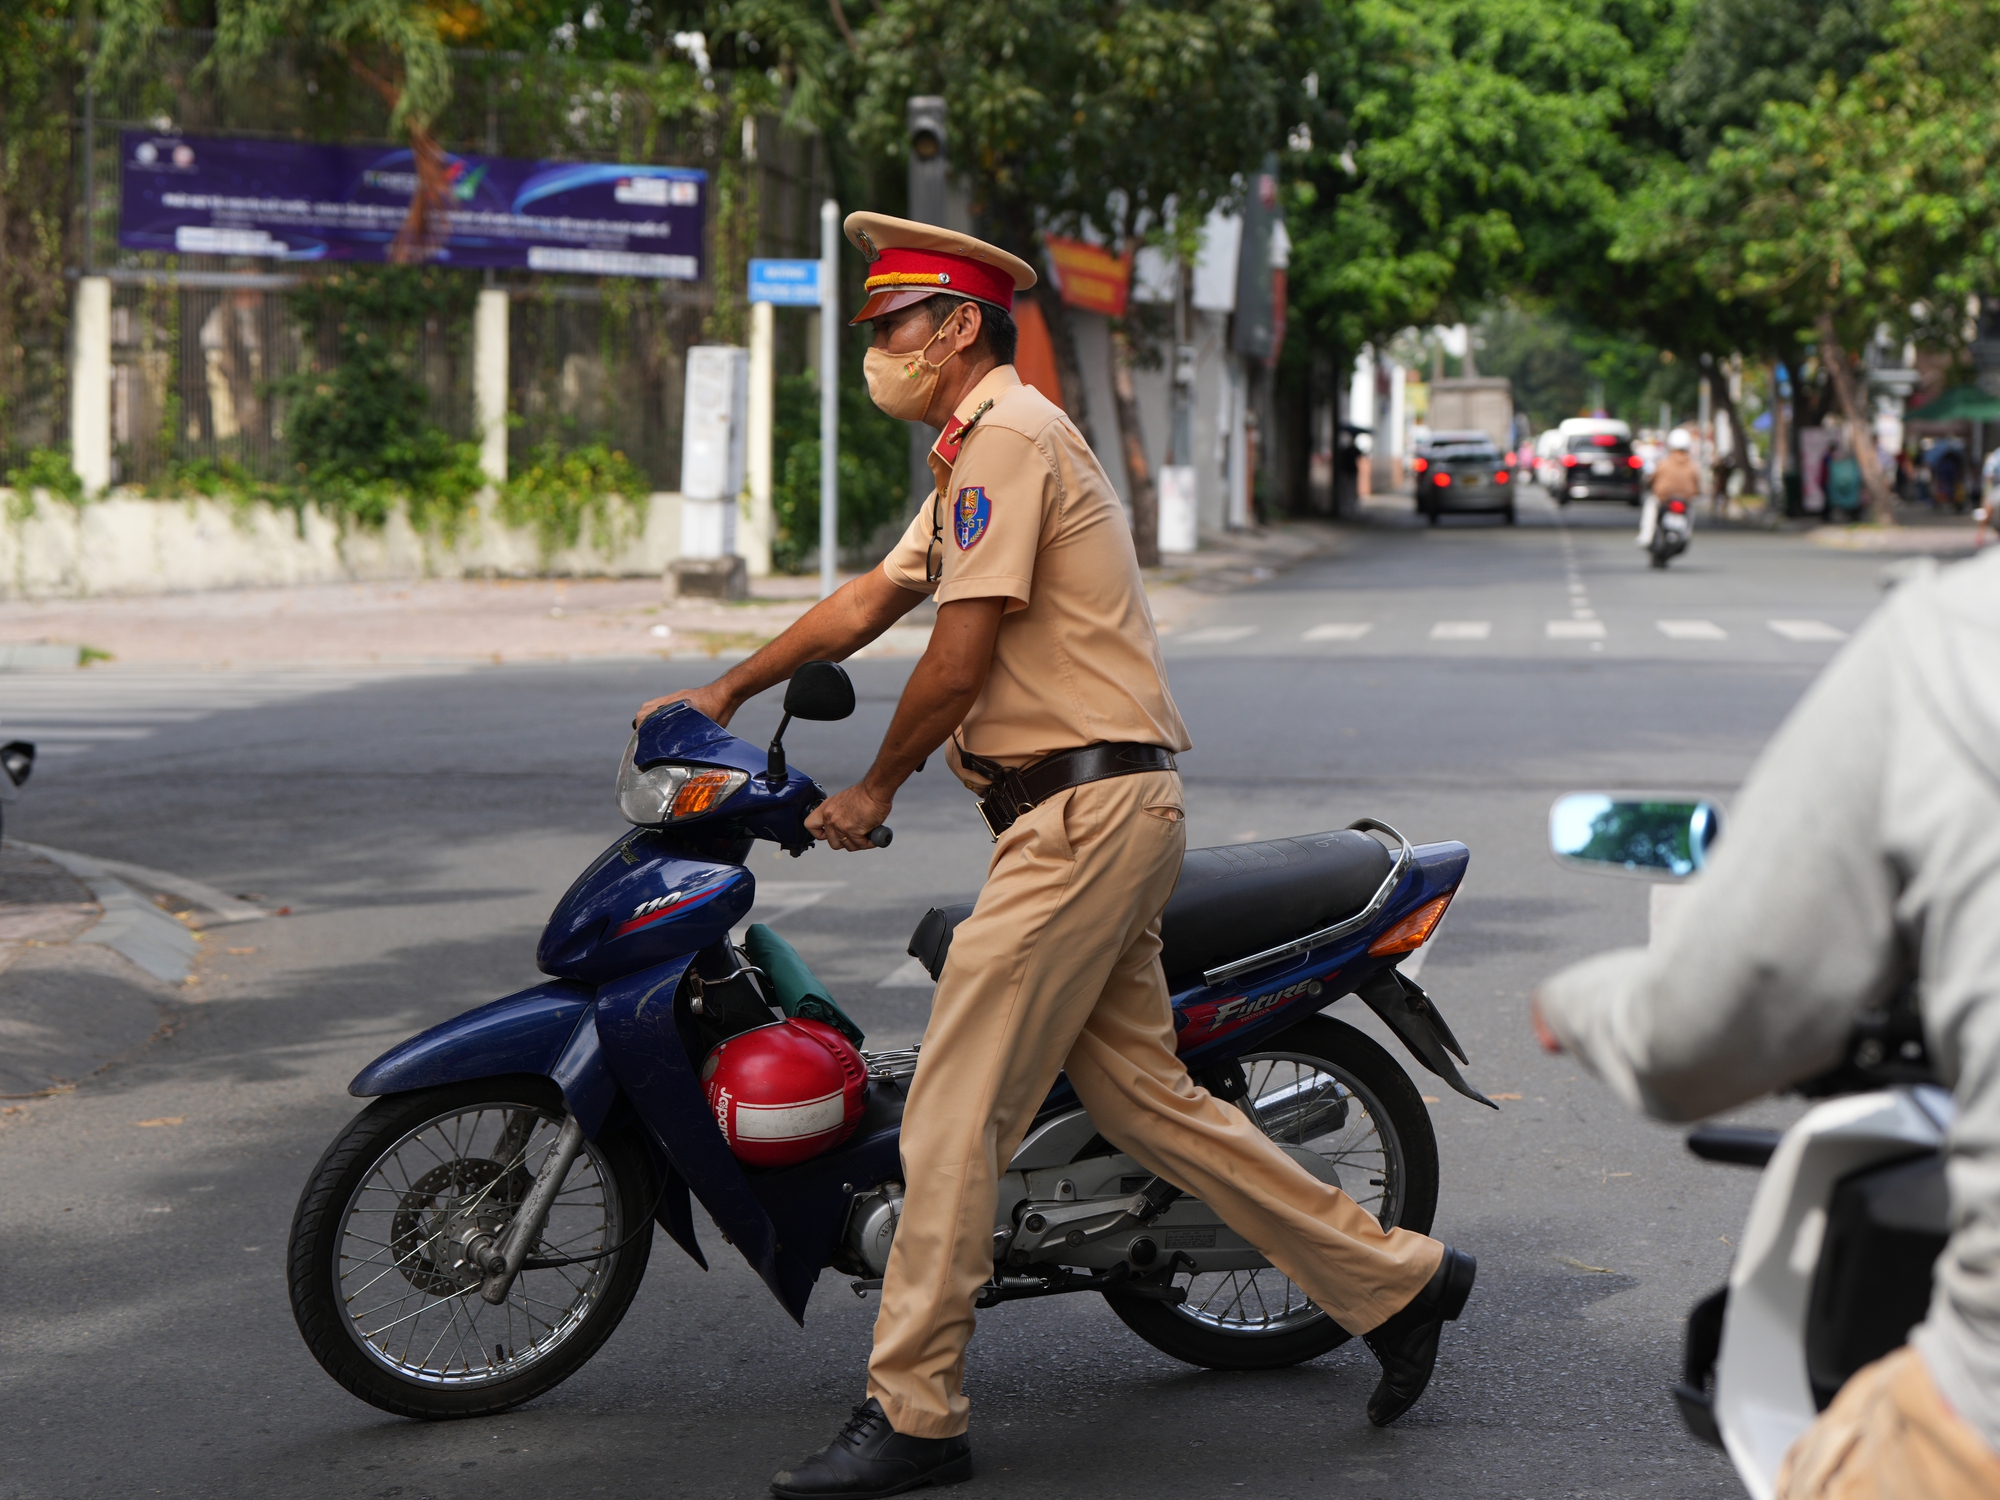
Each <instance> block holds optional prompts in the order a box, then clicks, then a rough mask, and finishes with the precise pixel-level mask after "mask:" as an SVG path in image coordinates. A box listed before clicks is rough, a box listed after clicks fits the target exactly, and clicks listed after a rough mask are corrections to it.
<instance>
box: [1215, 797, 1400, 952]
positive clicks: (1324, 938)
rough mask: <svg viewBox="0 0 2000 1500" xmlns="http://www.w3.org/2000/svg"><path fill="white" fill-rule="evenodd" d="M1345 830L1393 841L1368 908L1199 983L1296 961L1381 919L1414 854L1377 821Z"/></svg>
mask: <svg viewBox="0 0 2000 1500" xmlns="http://www.w3.org/2000/svg"><path fill="white" fill-rule="evenodd" d="M1347 826H1348V828H1349V829H1351V830H1353V831H1354V832H1356V833H1386V834H1388V835H1389V837H1391V838H1392V839H1394V840H1395V841H1396V845H1397V848H1396V861H1395V863H1394V864H1392V865H1391V866H1390V867H1389V873H1388V874H1387V875H1386V876H1384V877H1383V880H1382V884H1381V885H1379V886H1377V887H1376V889H1375V894H1374V895H1373V896H1371V897H1369V899H1368V904H1367V905H1366V906H1364V907H1362V908H1361V910H1360V911H1358V912H1356V913H1355V914H1354V915H1353V916H1351V917H1343V918H1342V919H1341V920H1340V921H1338V922H1335V923H1334V924H1333V925H1332V926H1331V927H1322V928H1320V930H1319V931H1318V932H1309V933H1307V934H1306V935H1305V936H1304V937H1297V938H1293V939H1292V940H1291V941H1290V942H1288V943H1281V944H1279V945H1278V946H1277V947H1275V948H1266V949H1265V950H1264V951H1263V952H1262V953H1253V954H1251V955H1250V956H1249V957H1248V958H1239V959H1234V960H1232V961H1231V962H1229V963H1226V964H1223V965H1222V966H1221V967H1219V968H1214V969H1210V970H1208V971H1207V972H1206V973H1204V974H1203V975H1202V976H1201V978H1202V983H1204V984H1227V983H1228V982H1229V981H1230V980H1231V979H1234V978H1235V977H1236V976H1237V975H1238V974H1247V973H1248V972H1249V971H1250V970H1252V969H1261V968H1263V967H1264V966H1265V965H1266V964H1269V963H1275V962H1276V961H1277V960H1279V959H1281V958H1295V957H1297V956H1298V955H1299V954H1301V953H1304V952H1306V951H1308V950H1309V949H1312V948H1318V947H1320V946H1322V945H1323V944H1326V943H1331V942H1333V941H1334V940H1336V939H1338V938H1344V937H1347V936H1349V935H1350V934H1352V933H1356V932H1359V931H1360V930H1361V929H1362V928H1364V927H1366V926H1367V925H1368V924H1369V923H1370V922H1372V921H1374V920H1375V918H1376V917H1377V916H1379V915H1381V911H1382V908H1383V907H1385V906H1387V905H1388V904H1389V897H1390V896H1391V895H1393V894H1394V893H1395V890H1396V887H1397V886H1398V885H1399V884H1401V883H1402V879H1403V876H1404V875H1405V874H1407V873H1408V872H1409V868H1410V861H1411V860H1412V859H1413V858H1414V857H1415V855H1414V851H1412V850H1411V848H1410V841H1409V840H1408V839H1406V838H1404V837H1403V836H1402V835H1401V834H1400V833H1398V832H1396V830H1395V829H1393V828H1391V827H1390V826H1389V825H1388V824H1387V823H1384V822H1382V821H1381V820H1380V819H1377V818H1356V819H1355V820H1354V821H1353V822H1352V823H1349V824H1348V825H1347Z"/></svg>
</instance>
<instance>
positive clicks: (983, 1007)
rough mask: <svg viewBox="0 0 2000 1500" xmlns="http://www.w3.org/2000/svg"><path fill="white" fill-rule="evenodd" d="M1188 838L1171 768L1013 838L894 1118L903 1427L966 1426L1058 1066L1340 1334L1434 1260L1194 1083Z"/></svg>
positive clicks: (888, 1378) (1410, 1285)
mask: <svg viewBox="0 0 2000 1500" xmlns="http://www.w3.org/2000/svg"><path fill="white" fill-rule="evenodd" d="M1186 842H1187V838H1186V833H1185V830H1184V829H1183V827H1182V824H1181V787H1180V777H1179V776H1177V775H1176V774H1175V773H1173V772H1171V771H1149V772H1144V773H1141V774H1138V775H1133V776H1120V777H1115V778H1113V779H1111V780H1108V781H1098V782H1093V783H1091V784H1090V785H1088V786H1081V787H1076V788H1074V789H1073V790H1070V791H1067V792H1062V793H1058V794H1057V795H1056V796H1054V797H1052V798H1050V799H1049V800H1048V801H1047V802H1045V803H1043V804H1042V805H1041V806H1039V807H1037V808H1036V809H1035V810H1034V811H1033V812H1031V813H1029V814H1028V815H1027V816H1026V817H1024V818H1022V819H1021V821H1020V822H1018V823H1016V824H1015V825H1014V826H1013V827H1012V828H1010V829H1008V830H1007V832H1006V833H1004V834H1003V835H1001V838H1000V843H999V846H998V847H997V848H996V849H995V850H994V852H993V863H992V865H991V867H990V869H989V870H988V873H987V877H986V885H985V887H984V889H982V890H981V891H980V893H979V905H978V908H977V909H976V910H975V911H974V912H973V914H972V915H971V916H970V917H969V918H967V919H966V920H965V921H964V922H963V923H961V924H960V926H959V928H958V931H957V932H956V934H955V935H954V936H953V938H952V945H951V956H950V959H949V960H948V961H947V963H946V965H945V970H944V975H943V978H942V979H941V981H940V982H939V984H938V988H937V998H936V1000H935V1002H934V1003H933V1007H932V1011H931V1019H930V1025H929V1027H928V1028H927V1029H926V1030H925V1032H924V1048H923V1056H922V1059H921V1061H920V1062H919V1063H918V1065H917V1071H916V1076H915V1077H914V1078H913V1079H912V1080H911V1084H910V1097H909V1103H908V1107H907V1109H906V1110H905V1112H904V1115H903V1141H902V1151H903V1171H904V1181H905V1184H906V1197H905V1199H904V1203H903V1217H902V1220H901V1222H900V1223H899V1224H898V1225H897V1228H896V1240H895V1244H894V1246H893V1247H892V1249H891V1251H890V1254H889V1266H888V1272H887V1274H886V1276H885V1277H884V1278H883V1287H882V1307H881V1312H880V1314H879V1315H878V1316H877V1317H876V1320H875V1349H874V1354H873V1356H872V1358H871V1359H870V1361H869V1365H868V1393H869V1394H870V1395H871V1396H873V1397H875V1399H876V1400H878V1401H880V1402H881V1403H882V1409H883V1411H884V1412H886V1413H887V1414H888V1417H889V1422H890V1425H892V1426H893V1427H894V1428H895V1429H896V1431H898V1432H900V1433H903V1434H905V1435H906V1436H910V1437H950V1436H953V1435H955V1434H957V1433H960V1432H963V1431H964V1430H965V1427H966V1412H967V1402H966V1399H965V1395H964V1393H963V1391H962V1389H961V1386H962V1384H963V1375H964V1370H965V1347H966V1344H967V1343H968V1342H969V1341H970V1339H971V1337H972V1326H973V1309H972V1303H973V1298H974V1297H975V1295H976V1294H977V1293H978V1290H979V1288H980V1286H981V1285H982V1284H983V1283H984V1282H985V1281H986V1280H987V1279H988V1278H989V1277H990V1276H991V1275H992V1273H993V1216H994V1211H995V1202H996V1196H997V1192H998V1181H999V1175H1000V1172H1001V1170H1002V1168H1003V1167H1004V1165H1005V1164H1006V1163H1007V1162H1008V1161H1009V1160H1011V1159H1012V1157H1013V1154H1014V1152H1015V1150H1016V1148H1018V1147H1019V1145H1020V1143H1021V1139H1022V1137H1023V1136H1025V1135H1026V1134H1027V1130H1028V1127H1029V1125H1030V1124H1032V1123H1033V1120H1034V1116H1035V1111H1036V1110H1037V1109H1038V1108H1039V1107H1040V1105H1041V1103H1042V1100H1043V1099H1044V1098H1045V1097H1046V1096H1047V1094H1048V1091H1049V1089H1050V1088H1051V1087H1052V1086H1053V1085H1054V1084H1055V1081H1056V1076H1057V1074H1058V1073H1059V1072H1062V1071H1064V1070H1067V1072H1068V1074H1069V1081H1070V1083H1071V1085H1072V1086H1073V1087H1074V1088H1075V1089H1076V1092H1077V1097H1078V1098H1079V1099H1081V1100H1082V1102H1083V1105H1084V1107H1085V1108H1086V1109H1088V1110H1089V1111H1090V1115H1091V1119H1092V1121H1093V1122H1094V1123H1095V1124H1096V1125H1097V1128H1098V1129H1099V1130H1100V1131H1101V1132H1102V1133H1103V1135H1104V1136H1105V1138H1106V1139H1107V1140H1110V1141H1112V1142H1114V1143H1115V1144H1116V1145H1117V1146H1118V1147H1119V1148H1120V1149H1121V1150H1123V1151H1125V1152H1127V1153H1129V1154H1130V1155H1131V1156H1133V1157H1134V1158H1136V1159H1137V1160H1138V1161H1139V1162H1140V1164H1141V1165H1143V1166H1144V1167H1145V1168H1146V1169H1147V1170H1148V1171H1150V1172H1155V1173H1157V1174H1159V1175H1160V1176H1162V1177H1164V1178H1166V1179H1167V1180H1168V1181H1169V1182H1171V1183H1173V1184H1174V1185H1175V1186H1177V1187H1180V1188H1182V1189H1183V1190H1185V1191H1187V1192H1189V1193H1192V1194H1194V1195H1195V1196H1197V1197H1199V1198H1200V1199H1201V1200H1202V1201H1203V1202H1205V1203H1207V1204H1208V1205H1209V1206H1210V1207H1212V1208H1213V1209H1215V1210H1216V1212H1217V1213H1218V1214H1220V1215H1221V1217H1222V1218H1223V1220H1224V1221H1225V1222H1226V1223H1227V1224H1228V1225H1229V1226H1230V1228H1232V1229H1234V1230H1235V1231H1236V1232H1237V1233H1239V1234H1241V1235H1242V1236H1243V1237H1244V1238H1245V1239H1247V1240H1248V1241H1250V1243H1251V1244H1253V1245H1255V1246H1257V1248H1258V1249H1259V1250H1261V1251H1263V1253H1264V1254H1266V1255H1268V1256H1269V1257H1270V1258H1271V1261H1272V1263H1273V1264H1274V1265H1276V1266H1277V1267H1278V1268H1279V1269H1280V1270H1282V1271H1283V1272H1284V1273H1285V1274H1286V1275H1287V1276H1289V1277H1291V1278H1292V1280H1293V1281H1295V1282H1296V1283H1298V1285H1299V1286H1300V1287H1302V1288H1303V1289H1304V1290H1305V1292H1306V1293H1307V1295H1308V1296H1310V1297H1311V1298H1312V1299H1313V1301H1314V1302H1316V1303H1317V1304H1318V1305H1319V1306H1320V1307H1321V1308H1323V1309H1324V1310H1325V1311H1326V1312H1327V1313H1329V1314H1330V1315H1332V1316H1333V1317H1334V1318H1335V1319H1336V1320H1337V1321H1338V1322H1339V1323H1340V1324H1341V1326H1342V1327H1344V1328H1346V1329H1348V1330H1349V1331H1351V1332H1354V1333H1365V1332H1367V1331H1368V1330H1370V1329H1372V1328H1374V1327H1375V1326H1376V1325H1377V1324H1378V1323H1380V1322H1382V1321H1383V1320H1384V1319H1385V1318H1387V1317H1389V1316H1390V1314H1392V1313H1394V1312H1396V1311H1398V1310H1399V1309H1401V1308H1402V1307H1403V1306H1404V1305H1405V1304H1407V1303H1408V1302H1409V1301H1410V1299H1411V1298H1412V1297H1414V1296H1415V1295H1416V1294H1417V1293H1418V1292H1419V1291H1421V1290H1422V1289H1423V1287H1424V1285H1425V1283H1426V1282H1428V1281H1429V1280H1430V1278H1431V1276H1432V1274H1433V1273H1434V1272H1435V1271H1436V1270H1437V1267H1438V1264H1439V1261H1440V1259H1441V1258H1442V1256H1443V1253H1444V1251H1443V1247H1442V1246H1441V1245H1439V1244H1438V1243H1437V1241H1435V1240H1432V1239H1429V1238H1427V1237H1425V1236H1424V1235H1420V1234H1414V1233H1412V1232H1410V1231H1409V1230H1405V1229H1396V1230H1384V1229H1383V1228H1382V1226H1381V1225H1380V1224H1378V1223H1377V1222H1376V1221H1375V1219H1374V1217H1373V1216H1372V1215H1370V1214H1369V1213H1368V1212H1367V1211H1366V1210H1365V1209H1363V1208H1361V1207H1360V1206H1359V1205H1358V1204H1356V1203H1355V1202H1354V1200H1353V1199H1352V1198H1349V1197H1348V1196H1347V1195H1346V1194H1345V1193H1343V1192H1341V1191H1339V1190H1338V1189H1337V1188H1332V1187H1328V1186H1326V1185H1325V1184H1323V1183H1321V1182H1319V1181H1318V1180H1317V1179H1316V1178H1314V1177H1313V1176H1312V1175H1311V1174H1310V1173H1308V1172H1306V1171H1305V1170H1304V1169H1303V1168H1302V1167H1300V1166H1299V1165H1298V1164H1297V1163H1296V1162H1294V1161H1293V1160H1292V1159H1291V1158H1290V1157H1288V1156H1286V1155H1285V1153H1284V1152H1283V1151H1281V1150H1279V1149H1278V1147H1277V1145H1276V1144H1275V1143H1273V1142H1272V1141H1271V1140H1270V1138H1269V1137H1267V1136H1266V1135H1265V1134H1264V1133H1263V1132H1262V1131H1261V1130H1259V1129H1258V1128H1257V1127H1256V1125H1255V1124H1253V1123H1252V1122H1251V1120H1250V1119H1249V1117H1248V1116H1247V1115H1245V1114H1244V1113H1243V1112H1242V1111H1241V1110H1240V1109H1237V1108H1235V1107H1233V1106H1229V1105H1225V1104H1223V1103H1222V1102H1221V1101H1219V1100H1217V1099H1215V1098H1213V1097H1212V1096H1211V1095H1210V1094H1209V1093H1208V1091H1207V1090H1206V1089H1202V1088H1197V1087H1196V1086H1195V1084H1194V1083H1193V1081H1192V1080H1190V1079H1189V1077H1188V1074H1187V1069H1186V1068H1184V1067H1183V1066H1182V1065H1181V1062H1180V1059H1179V1058H1178V1057H1177V1056H1176V1055H1175V1053H1174V1027H1173V1017H1172V1013H1171V1010H1170V1007H1169V1006H1168V1003H1167V986H1166V977H1165V975H1164V974H1163V973H1162V971H1161V969H1160V936H1159V934H1160V920H1159V918H1160V909H1161V908H1162V907H1164V906H1165V905H1166V903H1167V898H1168V897H1169V896H1170V895H1172V894H1173V889H1174V882H1175V881H1176V880H1177V879H1179V877H1180V868H1181V855H1182V852H1183V851H1184V849H1185V847H1186Z"/></svg>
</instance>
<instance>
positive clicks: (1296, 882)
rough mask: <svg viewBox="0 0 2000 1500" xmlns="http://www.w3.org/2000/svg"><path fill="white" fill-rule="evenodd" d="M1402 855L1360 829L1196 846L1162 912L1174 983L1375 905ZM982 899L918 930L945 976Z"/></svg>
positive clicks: (947, 910)
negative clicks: (956, 935) (955, 938)
mask: <svg viewBox="0 0 2000 1500" xmlns="http://www.w3.org/2000/svg"><path fill="white" fill-rule="evenodd" d="M1393 863H1394V859H1393V857H1392V856H1391V855H1390V853H1389V851H1388V850H1387V849H1385V848H1384V847H1383V846H1382V845H1381V844H1380V843H1378V842H1376V840H1374V839H1372V838H1370V837H1369V836H1368V835H1367V834H1365V833H1358V832H1355V831H1354V830H1352V829H1345V828H1343V829H1338V830H1336V831H1333V832H1330V833H1308V834H1301V835H1300V836H1299V837H1297V838H1290V839H1273V840H1271V841H1270V842H1268V843H1261V844H1224V845H1222V846H1220V847H1218V848H1214V849H1190V850H1188V852H1187V854H1186V856H1185V857H1184V858H1183V859H1182V861H1181V875H1180V880H1179V882H1178V883H1176V885H1175V886H1174V893H1173V895H1172V896H1171V897H1170V898H1169V899H1168V901H1167V907H1166V910H1165V911H1164V912H1163V913H1162V914H1161V917H1160V945H1161V953H1160V962H1161V964H1162V965H1163V966H1164V967H1165V969H1166V971H1167V984H1168V987H1169V988H1171V989H1185V988H1187V987H1188V985H1190V984H1195V983H1199V982H1200V978H1201V975H1202V974H1203V973H1204V972H1205V971H1207V970H1209V969H1213V968H1215V967H1216V966H1217V965H1219V964H1225V963H1228V962H1229V961H1230V960H1231V959H1236V958H1243V957H1245V956H1246V955H1248V954H1252V953H1257V952H1260V951H1261V950H1263V949H1265V948H1275V947H1277V946H1278V945H1279V944H1280V943H1283V942H1285V941H1286V940H1288V939H1290V938H1295V937H1299V936H1301V935H1303V934H1305V933H1308V932H1312V931H1315V930H1317V929H1318V928H1321V927H1328V926H1331V925H1332V924H1333V923H1335V922H1338V921H1339V920H1340V919H1341V918H1343V917H1346V916H1350V915H1352V914H1353V913H1355V912H1357V911H1359V910H1360V909H1361V908H1362V907H1364V906H1366V905H1367V904H1368V898H1369V897H1370V896H1372V895H1374V894H1375V890H1376V888H1377V887H1378V886H1380V885H1381V883H1382V881H1383V878H1384V877H1385V876H1387V875H1388V873H1389V869H1390V866H1391V865H1392V864H1393ZM972 906H973V903H971V902H967V903H965V904H964V905H961V906H946V907H933V908H932V909H931V910H930V911H927V912H925V913H924V918H923V920H922V921H921V922H919V923H918V924H917V930H916V931H915V932H914V933H913V934H911V937H910V949H909V951H910V954H911V956H912V957H914V958H916V959H918V960H919V961H921V962H922V963H923V965H924V967H925V969H927V970H928V971H929V972H930V976H931V978H932V979H936V978H937V977H938V976H939V975H940V974H942V973H943V972H944V961H945V957H946V955H947V954H948V953H950V951H951V936H952V933H953V931H954V930H955V929H956V928H957V927H958V924H959V923H960V922H962V921H964V920H965V919H966V918H967V917H969V916H971V915H972Z"/></svg>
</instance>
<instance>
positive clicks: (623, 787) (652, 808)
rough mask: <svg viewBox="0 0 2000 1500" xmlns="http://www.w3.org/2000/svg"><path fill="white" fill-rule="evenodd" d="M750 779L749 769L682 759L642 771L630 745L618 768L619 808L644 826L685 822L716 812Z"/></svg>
mask: <svg viewBox="0 0 2000 1500" xmlns="http://www.w3.org/2000/svg"><path fill="white" fill-rule="evenodd" d="M635 739H636V736H635ZM749 779H750V776H749V773H748V772H745V771H725V770H722V769H720V768H718V767H715V766H690V765H685V764H683V763H681V762H678V761H669V762H667V763H666V764H665V765H659V766H654V767H653V768H652V769H651V770H649V771H642V770H640V769H639V767H638V766H637V765H636V764H635V763H634V761H633V759H632V749H631V747H630V746H628V747H627V748H626V751H625V759H624V761H623V762H622V763H621V764H620V765H619V767H618V793H617V796H618V811H619V813H620V814H621V815H622V816H623V817H624V819H625V821H626V822H628V823H636V824H638V825H639V826H640V827H641V828H658V827H661V826H663V825H665V824H668V823H680V822H685V821H686V820H687V819H689V818H698V817H700V816H701V815H702V814H703V813H709V812H713V811H715V809H716V808H718V807H720V806H721V805H722V804H723V803H725V802H727V801H728V800H729V799H730V798H731V797H733V796H735V795H736V794H737V792H739V791H741V790H742V788H743V785H744V783H745V782H747V781H749Z"/></svg>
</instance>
